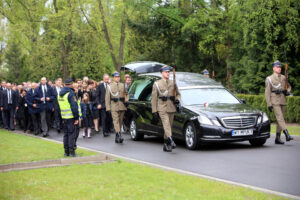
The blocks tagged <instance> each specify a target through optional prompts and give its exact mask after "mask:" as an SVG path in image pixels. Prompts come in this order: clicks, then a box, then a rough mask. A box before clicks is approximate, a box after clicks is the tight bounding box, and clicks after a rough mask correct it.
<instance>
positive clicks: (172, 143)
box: [168, 136, 176, 149]
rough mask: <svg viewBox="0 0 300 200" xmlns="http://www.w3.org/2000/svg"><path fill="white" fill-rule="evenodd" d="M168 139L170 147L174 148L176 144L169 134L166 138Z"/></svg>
mask: <svg viewBox="0 0 300 200" xmlns="http://www.w3.org/2000/svg"><path fill="white" fill-rule="evenodd" d="M168 140H169V144H171V147H172V149H175V148H176V144H175V142H174V140H173V138H172V137H171V136H170V137H169V138H168Z"/></svg>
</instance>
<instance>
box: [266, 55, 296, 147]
mask: <svg viewBox="0 0 300 200" xmlns="http://www.w3.org/2000/svg"><path fill="white" fill-rule="evenodd" d="M272 67H273V72H274V73H273V74H272V75H271V76H268V77H267V78H266V88H265V96H266V101H267V105H268V108H269V111H270V112H272V110H274V114H275V117H276V120H277V126H276V139H275V144H284V142H283V141H282V140H281V139H280V135H281V131H283V133H284V134H285V137H286V141H290V140H293V137H291V136H290V135H289V132H288V130H287V129H286V125H285V121H284V115H285V112H286V96H287V95H289V93H290V91H291V86H290V85H289V84H287V85H288V89H287V90H286V89H285V82H286V80H285V76H284V75H282V74H281V63H280V62H279V61H278V60H277V61H275V62H274V63H273V64H272Z"/></svg>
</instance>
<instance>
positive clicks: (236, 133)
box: [231, 129, 253, 136]
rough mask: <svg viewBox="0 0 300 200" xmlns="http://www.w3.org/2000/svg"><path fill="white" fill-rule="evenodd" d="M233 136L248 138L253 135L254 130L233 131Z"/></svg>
mask: <svg viewBox="0 0 300 200" xmlns="http://www.w3.org/2000/svg"><path fill="white" fill-rule="evenodd" d="M231 135H232V136H247V135H253V130H252V129H246V130H232V132H231Z"/></svg>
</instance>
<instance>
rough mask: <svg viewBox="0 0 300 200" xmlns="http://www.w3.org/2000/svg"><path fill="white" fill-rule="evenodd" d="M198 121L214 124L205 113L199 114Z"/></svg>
mask: <svg viewBox="0 0 300 200" xmlns="http://www.w3.org/2000/svg"><path fill="white" fill-rule="evenodd" d="M198 121H199V122H200V124H206V125H213V124H212V122H211V121H210V119H208V117H205V116H204V115H199V116H198Z"/></svg>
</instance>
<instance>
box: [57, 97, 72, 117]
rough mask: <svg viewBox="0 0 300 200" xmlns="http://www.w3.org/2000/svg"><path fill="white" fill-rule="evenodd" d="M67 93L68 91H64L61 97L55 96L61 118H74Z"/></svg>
mask: <svg viewBox="0 0 300 200" xmlns="http://www.w3.org/2000/svg"><path fill="white" fill-rule="evenodd" d="M69 93H70V92H68V93H66V94H65V95H64V96H63V97H61V96H58V98H57V101H58V104H59V108H60V114H61V118H63V119H72V118H74V115H73V113H72V110H71V105H70V103H69V101H68V96H69Z"/></svg>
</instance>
